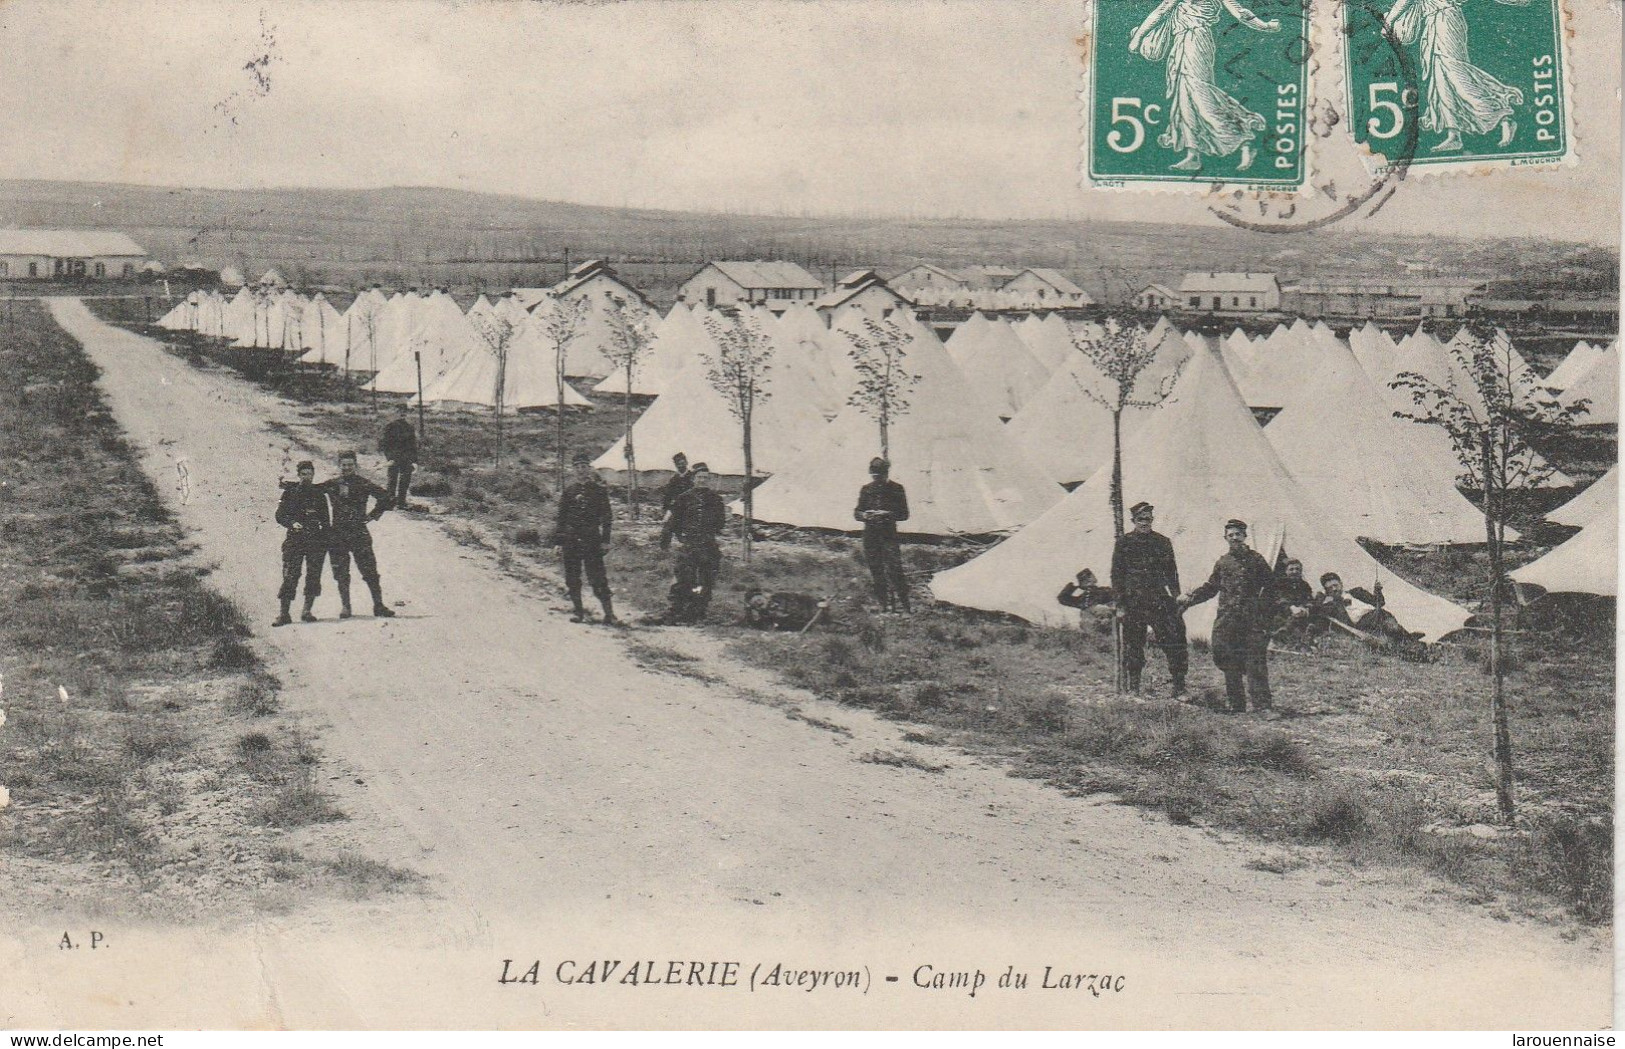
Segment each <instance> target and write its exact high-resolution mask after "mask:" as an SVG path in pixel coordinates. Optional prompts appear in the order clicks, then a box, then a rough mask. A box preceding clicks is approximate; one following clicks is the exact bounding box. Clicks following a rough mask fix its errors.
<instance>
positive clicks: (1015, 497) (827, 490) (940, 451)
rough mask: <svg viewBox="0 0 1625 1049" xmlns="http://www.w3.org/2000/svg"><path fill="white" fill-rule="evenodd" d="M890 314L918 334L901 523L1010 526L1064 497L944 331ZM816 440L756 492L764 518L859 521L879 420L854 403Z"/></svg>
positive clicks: (900, 464)
mask: <svg viewBox="0 0 1625 1049" xmlns="http://www.w3.org/2000/svg"><path fill="white" fill-rule="evenodd" d="M889 319H890V320H892V321H893V322H895V323H897V324H898V325H899V326H900V327H904V328H905V330H906V331H907V332H908V334H909V335H911V336H912V341H910V342H909V343H908V344H907V346H906V349H905V356H904V359H903V367H904V369H905V370H906V371H907V372H908V373H909V374H911V375H914V376H917V377H918V378H917V380H916V381H915V383H914V385H913V386H912V387H911V388H910V389H909V391H908V393H907V400H908V407H907V410H906V411H905V412H904V413H903V414H902V415H901V417H900V418H897V419H894V420H893V421H892V422H891V424H890V425H889V427H888V431H889V432H888V443H889V446H890V447H889V454H890V457H891V460H892V479H893V480H895V481H898V482H899V483H901V484H902V485H903V486H904V487H905V488H906V489H907V490H908V502H909V509H910V517H909V520H908V522H907V523H906V524H904V525H902V526H901V530H902V531H903V532H906V533H914V534H923V535H955V534H964V535H987V534H992V533H997V532H1008V531H1011V530H1013V529H1016V528H1019V527H1021V526H1022V525H1023V524H1025V523H1026V522H1028V521H1031V520H1032V519H1033V518H1035V517H1037V516H1038V515H1039V514H1041V513H1043V512H1044V511H1045V510H1046V509H1048V508H1049V507H1050V506H1052V505H1053V504H1054V503H1055V502H1056V501H1058V500H1059V499H1060V497H1061V496H1062V495H1063V494H1064V493H1063V491H1062V489H1061V487H1060V486H1059V485H1058V484H1056V483H1055V482H1054V481H1053V480H1051V479H1050V478H1049V477H1047V476H1045V474H1044V472H1043V471H1042V470H1041V469H1039V468H1038V467H1037V466H1035V465H1034V464H1033V463H1031V462H1030V461H1029V460H1028V459H1027V457H1026V455H1025V454H1024V453H1023V452H1022V451H1021V449H1020V447H1019V446H1018V445H1017V444H1016V443H1015V441H1013V440H1012V439H1011V438H1010V437H1009V435H1007V434H1006V433H1005V432H1004V426H1003V425H1002V424H1001V423H1000V422H999V420H998V418H997V417H996V416H994V415H993V413H992V412H991V411H988V410H985V409H982V408H981V407H980V404H981V402H980V401H979V400H978V399H977V398H975V397H974V396H973V395H972V393H971V391H970V390H969V389H968V388H967V387H966V385H965V379H964V377H963V376H962V375H961V374H960V371H959V369H958V368H957V367H955V365H954V363H953V361H952V360H951V359H950V358H949V357H948V353H947V351H946V350H945V349H943V346H942V343H941V342H939V341H938V340H937V337H936V336H935V335H933V334H932V333H931V331H930V330H929V329H928V328H926V327H925V326H924V325H923V324H920V323H919V322H918V321H917V320H915V319H914V318H913V317H912V316H909V315H908V314H907V313H905V312H904V311H898V312H897V313H894V314H893V315H892V316H891V318H889ZM858 323H860V321H859V319H858V318H856V317H854V316H853V314H852V311H844V312H843V314H842V315H841V316H840V317H837V318H836V320H835V325H834V327H835V328H836V329H844V328H846V327H848V326H851V325H856V324H858ZM656 403H658V402H656ZM816 438H817V440H816V442H815V444H814V446H813V447H812V448H811V449H810V450H809V451H808V452H807V453H806V454H804V455H803V456H801V457H800V458H798V459H797V460H796V461H795V462H793V463H791V464H790V465H789V466H787V467H785V468H784V469H783V470H782V471H780V472H779V473H778V474H776V475H774V477H773V478H772V479H771V480H769V481H768V482H767V483H766V484H764V485H762V487H761V488H759V489H758V490H757V491H756V496H755V500H754V502H755V507H754V509H755V514H756V519H757V520H759V521H771V522H778V523H781V524H788V525H796V526H799V527H805V528H829V529H835V530H839V531H855V530H856V529H857V528H858V527H860V526H859V525H858V523H857V522H856V521H854V520H853V518H852V509H853V507H854V506H855V505H856V504H857V494H858V489H859V488H860V487H862V486H863V484H864V483H866V482H867V480H868V468H869V467H868V464H869V460H870V459H871V458H873V457H874V456H877V455H879V454H880V451H881V449H880V429H879V425H878V424H877V423H876V422H875V420H874V419H873V418H871V417H870V416H869V415H868V414H866V413H865V411H864V410H863V409H862V408H860V407H858V406H855V405H852V406H848V407H846V408H843V409H842V410H841V412H840V414H838V415H837V416H836V417H835V418H834V419H833V420H832V421H831V422H830V423H829V425H828V426H827V427H826V428H825V429H823V430H821V431H820V432H819V433H818V434H817V435H816ZM639 440H640V442H641V440H642V438H641V437H640V438H639Z"/></svg>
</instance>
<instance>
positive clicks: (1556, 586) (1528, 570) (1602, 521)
mask: <svg viewBox="0 0 1625 1049" xmlns="http://www.w3.org/2000/svg"><path fill="white" fill-rule="evenodd" d="M1618 559H1619V512H1618V508H1617V507H1609V508H1608V509H1607V510H1606V511H1605V512H1603V513H1600V514H1598V515H1597V516H1595V517H1593V518H1592V519H1591V521H1590V523H1588V524H1587V525H1586V526H1585V527H1584V528H1582V529H1580V531H1579V533H1578V534H1576V535H1574V536H1573V537H1571V538H1570V539H1569V540H1568V541H1567V542H1565V543H1563V544H1562V545H1561V546H1557V547H1555V548H1553V550H1552V551H1551V553H1549V554H1547V555H1546V556H1545V557H1542V558H1541V559H1540V560H1538V561H1533V562H1530V563H1529V564H1527V565H1524V566H1523V567H1522V568H1518V569H1514V570H1513V571H1512V572H1511V573H1510V575H1511V576H1512V579H1513V581H1514V582H1516V583H1518V584H1519V585H1520V586H1530V587H1539V588H1540V589H1541V590H1544V591H1545V592H1546V593H1548V594H1597V595H1600V596H1602V597H1618V596H1619V560H1618Z"/></svg>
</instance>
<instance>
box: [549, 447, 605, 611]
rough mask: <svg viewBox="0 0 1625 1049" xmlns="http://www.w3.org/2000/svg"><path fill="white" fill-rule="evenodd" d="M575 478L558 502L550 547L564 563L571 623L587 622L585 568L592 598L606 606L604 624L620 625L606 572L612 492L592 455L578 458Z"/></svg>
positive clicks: (579, 455) (576, 458)
mask: <svg viewBox="0 0 1625 1049" xmlns="http://www.w3.org/2000/svg"><path fill="white" fill-rule="evenodd" d="M575 475H576V476H575V482H574V483H573V484H571V485H570V486H569V487H567V488H566V489H565V490H564V497H563V498H562V499H560V500H559V517H558V520H557V521H556V522H554V524H553V534H552V536H551V537H550V538H549V543H550V545H552V546H556V547H558V548H559V556H560V557H561V558H562V559H563V561H564V588H565V590H567V591H568V592H569V594H570V605H571V607H572V609H574V611H573V612H572V613H571V615H570V622H572V623H584V622H586V621H587V609H586V606H585V605H583V604H582V601H581V576H582V571H583V569H585V571H586V576H587V582H588V583H589V584H591V586H592V593H593V596H594V597H596V598H598V603H599V604H600V605H603V606H604V625H605V626H619V625H620V620H618V619H616V618H615V605H614V602H613V600H612V599H611V597H610V592H609V577H608V576H607V575H606V574H605V572H604V551H605V550H607V549H608V548H609V532H610V525H611V522H612V520H613V515H612V514H611V513H610V508H609V489H608V487H606V486H605V484H604V481H603V478H601V477H599V476H598V471H597V470H594V469H593V468H592V457H591V456H588V455H581V454H578V455H576V457H575Z"/></svg>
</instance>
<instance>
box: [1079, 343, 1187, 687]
mask: <svg viewBox="0 0 1625 1049" xmlns="http://www.w3.org/2000/svg"><path fill="white" fill-rule="evenodd" d="M1072 347H1073V349H1075V350H1077V351H1078V352H1079V353H1081V354H1083V356H1084V357H1085V358H1086V359H1087V360H1088V361H1089V363H1090V364H1091V365H1093V366H1094V369H1095V371H1097V372H1099V373H1100V375H1101V377H1102V378H1103V379H1104V380H1105V383H1104V384H1103V388H1101V389H1092V388H1090V387H1088V386H1086V385H1084V384H1083V383H1082V382H1081V381H1078V389H1079V390H1080V391H1081V392H1082V393H1083V395H1084V396H1085V397H1087V398H1089V399H1090V400H1091V401H1094V402H1095V403H1096V404H1098V405H1100V406H1101V407H1102V408H1105V409H1106V410H1107V411H1108V412H1110V413H1111V416H1112V489H1111V508H1112V537H1113V540H1114V541H1115V540H1117V539H1121V538H1123V413H1124V412H1126V411H1128V410H1129V409H1131V408H1132V409H1142V410H1148V409H1152V408H1156V407H1158V406H1159V405H1161V404H1162V402H1164V401H1166V400H1167V399H1168V396H1169V395H1170V394H1171V393H1173V389H1174V384H1175V383H1176V382H1178V381H1179V373H1180V371H1181V370H1182V369H1183V367H1184V362H1183V361H1181V362H1180V363H1179V364H1178V365H1176V366H1175V367H1174V368H1173V369H1171V370H1170V371H1169V372H1168V374H1166V375H1164V376H1162V377H1161V379H1160V380H1159V381H1158V382H1157V383H1156V384H1155V385H1154V386H1151V387H1150V388H1149V389H1145V388H1143V387H1145V385H1146V383H1145V382H1144V381H1143V380H1144V379H1146V378H1148V376H1147V375H1146V371H1147V369H1148V368H1150V367H1151V365H1152V363H1153V362H1155V361H1156V359H1157V350H1158V347H1159V344H1158V343H1153V342H1152V341H1151V339H1150V337H1149V335H1148V334H1147V332H1146V331H1145V329H1144V328H1141V327H1139V326H1138V325H1134V324H1124V323H1123V322H1122V321H1120V320H1118V319H1117V318H1116V317H1107V318H1106V320H1105V322H1104V323H1103V324H1102V325H1101V326H1100V329H1099V333H1098V334H1097V333H1096V332H1095V331H1094V330H1092V329H1084V330H1081V331H1080V330H1078V329H1076V328H1074V329H1072ZM1117 601H1118V602H1119V603H1118V608H1119V610H1121V608H1122V604H1121V602H1122V596H1121V595H1117ZM1114 622H1115V629H1114V641H1115V648H1116V661H1117V690H1118V691H1119V692H1122V691H1124V690H1125V689H1126V687H1127V680H1126V677H1125V671H1124V668H1123V625H1122V622H1121V618H1120V617H1119V618H1118V619H1116V620H1115V621H1114Z"/></svg>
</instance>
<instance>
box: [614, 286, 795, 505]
mask: <svg viewBox="0 0 1625 1049" xmlns="http://www.w3.org/2000/svg"><path fill="white" fill-rule="evenodd" d="M745 319H746V321H747V323H754V324H757V325H760V324H761V323H762V321H761V318H760V317H759V316H758V315H756V314H754V313H751V314H747V316H746V318H745ZM708 371H709V369H708V368H707V367H706V366H705V365H704V364H703V363H702V362H699V361H690V362H688V363H687V364H685V365H684V366H683V367H681V368H679V369H678V370H677V372H676V373H675V375H674V376H673V377H672V380H671V382H670V383H669V384H668V385H667V387H666V390H665V392H664V393H662V394H661V395H660V396H659V397H656V398H655V400H654V403H653V404H651V405H649V408H648V410H647V411H645V412H644V413H643V415H642V417H641V418H639V419H638V420H637V423H636V425H635V426H634V427H633V431H632V435H633V439H634V447H635V448H636V451H637V458H638V463H639V470H640V471H642V470H664V469H667V468H668V465H669V464H670V462H671V458H672V456H673V455H675V454H676V453H678V452H682V453H683V454H684V455H686V456H688V459H689V462H702V461H703V462H704V463H705V464H706V465H707V466H709V467H710V468H711V472H712V473H714V474H721V475H725V476H732V477H743V476H744V474H745V455H744V449H743V440H742V431H741V423H740V421H739V419H738V418H737V417H736V416H735V415H734V414H733V410H732V408H731V407H730V403H729V400H728V398H726V397H725V396H724V395H723V394H722V393H720V392H718V391H717V389H716V388H715V387H714V386H713V385H712V383H711V379H710V376H709V375H708ZM764 387H765V390H766V392H767V397H766V398H765V399H761V400H758V401H757V402H756V404H755V408H754V410H753V412H752V420H751V431H752V433H751V445H752V448H751V469H752V471H753V472H754V473H755V474H756V475H757V476H761V475H764V474H772V473H774V472H775V471H777V470H779V469H782V468H783V467H784V466H785V465H786V464H788V463H790V462H792V461H793V460H794V459H795V458H796V456H797V455H798V454H799V453H801V452H802V451H803V450H804V449H805V448H808V447H811V446H812V445H813V444H814V443H815V440H816V435H817V434H818V432H819V431H821V430H822V429H823V427H824V425H825V423H824V417H823V416H822V415H820V414H819V412H818V406H817V398H816V395H815V394H814V393H813V391H812V390H811V387H810V380H809V379H808V377H807V375H806V373H805V372H804V371H802V370H800V369H797V368H794V367H785V368H779V367H777V363H776V362H775V364H774V366H773V367H771V369H770V370H769V371H768V372H767V374H766V379H765V382H764ZM593 465H594V466H595V467H597V468H598V469H601V470H617V471H624V470H626V469H627V462H626V438H625V436H622V437H621V438H620V439H618V440H617V441H616V442H615V443H614V444H613V445H611V446H610V448H609V450H608V451H606V452H604V454H603V455H601V456H599V457H598V458H597V459H596V460H595V461H594V462H593Z"/></svg>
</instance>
